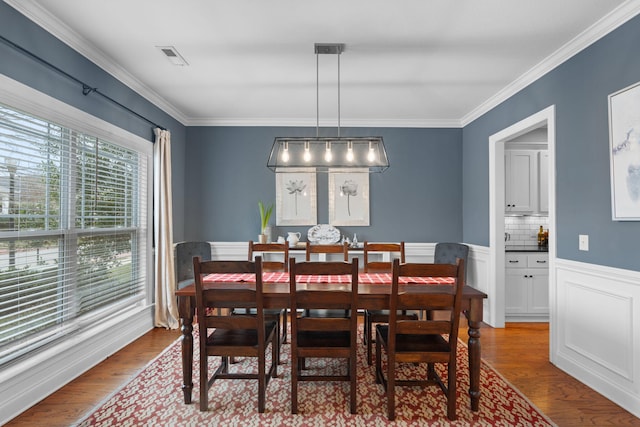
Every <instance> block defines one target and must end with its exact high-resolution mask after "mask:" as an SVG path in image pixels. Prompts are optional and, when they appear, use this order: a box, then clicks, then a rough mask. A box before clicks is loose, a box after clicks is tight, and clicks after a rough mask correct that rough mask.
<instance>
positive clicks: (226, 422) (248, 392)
mask: <svg viewBox="0 0 640 427" xmlns="http://www.w3.org/2000/svg"><path fill="white" fill-rule="evenodd" d="M359 342H360V343H361V342H362V341H361V340H360V341H359ZM194 347H197V345H195V346H194ZM458 348H459V350H458V398H457V415H458V419H457V420H456V421H455V422H451V421H449V420H448V419H447V418H446V401H445V397H444V395H443V394H442V392H441V391H440V389H439V388H438V387H437V386H435V387H428V388H424V389H421V388H418V387H397V388H396V420H395V421H394V422H389V420H388V419H387V415H386V414H387V408H386V399H385V396H384V393H383V390H382V386H381V385H378V384H376V383H375V367H374V366H367V364H366V355H365V346H364V345H361V346H359V350H358V358H359V363H358V414H357V415H352V414H350V413H349V402H348V393H349V385H348V383H339V382H328V383H326V382H325V383H320V382H318V383H302V384H300V385H299V389H298V393H299V396H298V402H299V403H298V414H297V415H292V414H291V407H290V392H291V387H290V378H291V372H290V370H291V365H290V362H289V359H288V357H289V351H290V345H289V344H285V345H284V346H283V348H282V355H281V360H282V361H283V364H281V365H280V366H279V367H278V375H279V377H278V378H273V379H271V381H270V382H269V386H268V388H267V404H266V411H265V413H263V414H259V413H258V409H257V381H251V380H244V381H242V380H240V381H239V380H218V381H216V382H215V383H214V385H213V387H212V388H211V389H210V390H209V410H208V411H207V412H201V411H200V410H199V404H198V402H199V399H200V397H199V395H198V371H199V370H198V366H197V365H198V363H197V360H198V350H197V348H196V350H195V354H194V368H193V371H194V372H193V382H194V391H193V403H191V404H189V405H186V404H185V403H184V400H183V394H182V391H181V385H182V368H181V366H182V365H181V355H180V340H178V341H176V342H174V343H173V344H171V345H170V346H169V347H168V348H167V349H166V350H165V351H164V352H163V353H162V354H160V355H159V356H158V357H157V358H156V359H154V360H153V361H152V362H150V363H149V364H148V365H147V366H146V367H145V368H144V369H142V371H141V372H139V373H138V374H137V375H136V376H135V377H134V378H133V379H132V380H131V381H130V382H129V383H127V384H126V385H125V386H123V387H122V388H121V389H120V390H118V391H117V392H115V393H114V394H113V395H112V396H111V397H109V398H108V399H106V400H105V401H104V402H103V403H102V404H100V405H99V406H98V407H97V408H95V409H94V410H93V411H92V412H91V413H90V414H87V415H86V416H85V417H84V418H83V419H82V420H81V421H80V422H79V423H78V424H77V425H78V426H118V427H121V426H136V427H137V426H149V427H151V426H153V427H155V426H203V425H207V426H243V427H244V426H363V427H364V426H367V427H368V426H384V425H397V426H466V425H473V426H553V425H554V424H553V422H551V421H550V420H549V419H548V418H547V417H546V416H545V415H544V414H543V413H542V412H540V410H538V409H537V408H536V407H535V406H534V405H533V404H532V403H531V402H529V400H527V398H526V397H524V396H523V395H522V394H521V393H520V392H519V391H518V390H516V389H515V388H514V387H513V386H512V385H511V384H509V383H508V382H507V381H506V380H505V379H504V378H503V377H502V376H501V375H500V374H498V373H497V372H496V371H495V370H494V369H493V368H491V367H490V366H489V365H488V364H486V363H485V362H482V368H481V375H480V387H481V392H482V396H481V398H480V410H479V411H478V412H472V411H471V408H470V403H469V397H468V394H467V390H468V389H469V376H468V370H467V348H466V346H465V345H464V344H462V343H461V345H460V346H459V347H458ZM341 362H343V361H341V360H329V359H315V360H314V359H309V360H307V368H308V369H311V370H313V369H318V370H327V369H328V370H331V371H336V370H342V369H343V366H344V363H341ZM210 363H211V368H212V369H214V368H215V367H216V366H217V364H218V363H219V359H217V358H215V359H214V358H210ZM232 366H233V369H238V370H247V369H251V368H252V367H254V363H253V361H252V360H251V359H241V360H238V362H237V363H235V364H234V365H232ZM405 368H406V369H423V368H421V367H415V366H413V365H410V366H407V367H405ZM443 374H444V376H446V373H443Z"/></svg>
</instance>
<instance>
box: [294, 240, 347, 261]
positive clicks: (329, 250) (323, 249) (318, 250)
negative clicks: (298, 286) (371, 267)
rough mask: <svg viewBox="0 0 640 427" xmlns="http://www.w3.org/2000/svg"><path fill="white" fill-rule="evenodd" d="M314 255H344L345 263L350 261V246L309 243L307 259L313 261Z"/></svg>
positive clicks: (306, 253)
mask: <svg viewBox="0 0 640 427" xmlns="http://www.w3.org/2000/svg"><path fill="white" fill-rule="evenodd" d="M312 254H342V256H343V261H345V262H348V261H349V244H348V243H347V242H344V243H342V244H333V245H314V244H311V242H309V241H307V245H306V251H305V259H306V260H307V261H311V255H312Z"/></svg>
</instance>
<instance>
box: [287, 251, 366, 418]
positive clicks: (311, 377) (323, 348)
mask: <svg viewBox="0 0 640 427" xmlns="http://www.w3.org/2000/svg"><path fill="white" fill-rule="evenodd" d="M289 262H290V264H289V294H290V299H291V413H292V414H297V413H298V383H299V382H302V381H349V382H350V410H351V413H352V414H355V413H356V412H357V402H356V391H357V389H356V386H357V383H356V378H357V370H356V362H357V356H356V354H357V351H356V345H357V339H356V337H357V333H358V332H357V331H358V320H357V317H358V314H357V307H358V259H357V258H354V259H353V261H352V262H351V263H348V262H301V263H296V260H295V259H293V258H292V259H291V260H290V261H289ZM302 275H328V276H343V275H348V276H350V277H351V279H350V282H351V283H350V286H349V284H344V283H343V284H341V286H339V287H333V288H332V287H330V286H322V285H321V286H318V287H314V286H313V284H306V283H304V284H300V286H299V285H298V280H299V279H301V277H300V276H302ZM307 309H331V310H346V311H347V312H348V316H347V317H308V316H303V315H302V313H298V310H302V311H304V310H307ZM309 358H340V359H347V361H348V363H347V367H346V374H344V375H336V374H331V373H330V372H317V371H316V370H315V369H314V372H313V373H312V374H307V375H303V370H302V362H303V361H304V360H308V359H309Z"/></svg>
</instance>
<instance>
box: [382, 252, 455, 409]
mask: <svg viewBox="0 0 640 427" xmlns="http://www.w3.org/2000/svg"><path fill="white" fill-rule="evenodd" d="M405 276H407V277H455V278H456V279H455V284H454V285H428V286H429V287H430V289H429V291H430V292H424V287H422V286H416V287H414V288H413V289H411V287H410V285H407V286H406V287H405V289H403V291H402V292H399V290H398V288H399V278H400V277H405ZM463 286H464V261H463V260H460V259H459V260H458V262H457V264H455V265H452V264H414V263H409V264H400V262H399V260H395V261H394V263H393V278H392V283H391V294H390V295H389V308H390V312H389V323H388V324H379V325H376V382H377V383H378V384H382V386H383V387H384V390H385V393H386V395H387V416H388V418H389V420H393V419H394V418H395V387H396V386H422V387H424V386H426V385H434V384H436V385H438V386H439V387H440V389H441V390H442V391H443V392H444V394H445V396H446V398H447V411H446V412H447V418H448V419H449V420H452V421H453V420H455V419H456V353H457V348H458V326H459V322H460V310H461V301H462V288H463ZM421 288H422V290H423V292H420V290H421ZM433 290H435V291H436V292H432V291H433ZM423 308H425V309H435V310H447V311H448V312H449V313H450V315H449V317H448V318H447V319H444V320H430V319H427V320H422V319H413V320H407V319H401V318H400V316H398V315H397V312H398V310H415V309H423ZM382 349H384V350H385V352H386V357H387V364H386V375H385V372H384V370H383V368H382V366H383V365H382ZM401 363H404V365H403V377H402V379H397V378H396V368H398V365H399V364H401ZM424 363H426V364H427V365H426V379H425V375H424V371H423V370H421V369H423V368H424V365H423V366H413V365H414V364H418V365H420V364H424ZM436 363H439V364H446V365H447V383H446V384H445V383H444V381H443V380H442V378H441V377H440V374H438V372H437V371H436V369H435V364H436ZM407 371H411V372H407ZM416 371H417V372H416ZM411 373H414V374H416V377H412V376H411Z"/></svg>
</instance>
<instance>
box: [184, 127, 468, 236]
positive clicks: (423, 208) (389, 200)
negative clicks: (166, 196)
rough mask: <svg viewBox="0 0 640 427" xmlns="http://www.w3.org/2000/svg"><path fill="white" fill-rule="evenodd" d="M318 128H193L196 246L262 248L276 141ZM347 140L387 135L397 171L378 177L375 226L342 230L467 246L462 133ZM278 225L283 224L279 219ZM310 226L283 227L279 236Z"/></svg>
mask: <svg viewBox="0 0 640 427" xmlns="http://www.w3.org/2000/svg"><path fill="white" fill-rule="evenodd" d="M314 134H315V128H281V127H280V128H279V127H189V128H188V129H187V140H188V144H187V159H188V161H187V176H186V180H187V183H188V188H187V196H186V197H187V200H190V201H191V202H190V203H189V206H187V212H188V214H187V224H186V235H187V237H188V238H189V239H196V238H198V239H207V240H217V241H243V240H250V239H253V240H255V239H256V238H257V234H258V233H259V231H260V223H259V215H258V207H257V202H258V200H263V201H275V197H276V195H275V174H274V173H273V172H272V171H270V170H269V169H267V167H266V163H267V157H268V155H269V152H270V150H271V146H272V144H273V139H274V137H276V136H287V135H291V136H299V135H314ZM341 134H342V135H343V136H349V135H358V134H359V135H381V136H383V137H384V141H385V146H386V148H387V152H388V155H389V159H390V163H391V167H390V168H389V169H388V170H387V171H386V172H384V173H381V174H380V173H373V174H370V180H369V195H370V224H371V225H370V226H369V227H338V228H339V229H340V231H341V232H343V233H346V234H347V235H349V236H352V235H353V233H357V234H358V239H359V240H360V241H363V240H365V239H367V240H377V241H396V240H404V241H406V242H435V241H443V240H446V241H460V240H461V239H462V181H461V178H462V175H461V173H460V168H461V159H462V130H461V129H397V128H366V129H355V128H346V129H344V128H343V129H342V132H341ZM317 194H318V223H321V224H322V223H327V221H328V190H327V175H326V174H323V173H319V174H318V175H317ZM272 223H274V224H275V217H274V218H273V219H272ZM308 229H309V226H305V227H281V228H278V230H277V233H278V234H280V235H284V234H285V232H286V231H299V232H301V233H302V234H303V236H306V232H307V230H308Z"/></svg>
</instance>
